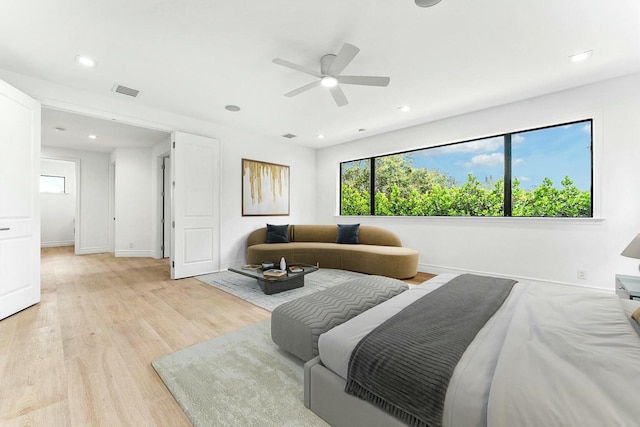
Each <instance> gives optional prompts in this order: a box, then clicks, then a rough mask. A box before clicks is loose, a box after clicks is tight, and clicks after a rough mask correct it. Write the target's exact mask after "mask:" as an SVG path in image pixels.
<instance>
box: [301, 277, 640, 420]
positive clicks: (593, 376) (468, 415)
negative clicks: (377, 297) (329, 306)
mask: <svg viewBox="0 0 640 427" xmlns="http://www.w3.org/2000/svg"><path fill="white" fill-rule="evenodd" d="M456 277H457V276H456V275H447V274H443V275H439V276H436V277H435V278H433V279H431V280H429V281H427V282H425V283H423V284H422V285H419V286H416V287H413V288H412V289H410V290H408V291H406V292H404V293H402V294H400V295H398V296H396V297H394V298H392V299H390V300H388V301H386V302H384V303H382V304H380V305H378V306H376V307H374V308H372V309H370V310H368V311H366V312H365V313H363V314H361V315H359V316H357V317H355V318H353V319H351V320H350V321H348V322H346V323H344V324H342V325H340V326H338V327H336V328H334V329H332V330H330V331H329V332H327V333H325V334H323V335H321V336H320V339H319V352H320V355H319V356H318V357H316V358H315V359H313V360H311V361H309V362H307V364H305V405H306V406H307V407H308V408H310V409H311V410H312V411H314V412H315V413H317V414H318V415H319V416H320V417H322V418H323V419H325V421H327V422H328V423H329V424H331V425H332V426H367V427H374V426H403V425H406V424H404V423H403V422H401V421H399V420H398V419H397V418H396V417H393V416H391V415H389V414H388V413H386V412H384V411H383V410H381V409H379V408H378V407H376V406H374V405H373V404H372V403H369V402H366V401H364V400H361V399H359V398H357V397H354V396H352V395H350V394H347V393H345V391H344V390H345V386H346V384H347V378H348V370H349V361H350V358H351V353H352V351H353V350H354V348H355V347H356V346H357V345H358V343H359V342H360V340H361V339H362V338H363V337H365V336H367V335H368V334H369V333H370V332H371V331H372V330H373V329H375V328H376V327H377V326H378V325H380V324H382V323H383V322H385V321H386V320H387V319H389V318H390V317H392V316H394V315H395V314H397V313H400V312H401V311H402V310H406V309H407V307H408V306H409V305H411V304H412V303H413V302H415V301H416V300H418V299H420V298H421V297H423V296H425V295H427V294H430V293H431V292H433V291H435V290H436V289H439V288H440V287H441V286H444V285H446V284H447V283H449V282H451V281H453V280H454V279H456ZM637 307H640V303H639V302H636V301H630V300H621V299H619V298H618V297H617V296H616V295H615V294H605V293H600V292H594V291H591V290H587V289H580V288H574V287H570V286H553V285H534V284H524V283H516V284H515V285H514V286H513V288H512V289H511V291H510V293H509V295H508V296H507V298H506V299H505V300H504V303H502V304H501V305H500V307H499V308H498V309H497V311H495V314H493V315H492V316H491V317H490V318H489V320H488V321H487V322H486V324H484V326H483V327H482V328H481V329H480V330H479V332H478V333H477V335H475V338H474V339H473V341H472V342H471V343H470V344H469V346H468V347H467V348H466V350H465V351H464V353H463V354H462V356H461V358H460V359H459V362H458V363H457V365H456V366H455V370H454V371H453V374H452V376H451V379H450V381H449V383H448V387H447V388H446V397H445V398H444V408H443V409H442V425H443V426H449V427H465V426H487V425H488V426H514V425H517V426H541V425H544V426H566V425H582V426H588V425H593V426H603V425H607V426H630V425H638V424H639V423H640V405H638V399H639V398H640V335H639V333H638V332H637V330H634V326H633V323H632V322H633V321H632V320H631V319H630V315H631V313H632V312H633V311H634V310H635V309H636V308H637Z"/></svg>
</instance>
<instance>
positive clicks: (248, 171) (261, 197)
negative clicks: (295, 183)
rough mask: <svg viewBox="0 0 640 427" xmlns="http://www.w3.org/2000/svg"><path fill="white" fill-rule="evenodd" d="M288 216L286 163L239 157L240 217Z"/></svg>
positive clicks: (287, 169)
mask: <svg viewBox="0 0 640 427" xmlns="http://www.w3.org/2000/svg"><path fill="white" fill-rule="evenodd" d="M268 215H269V216H271V215H289V166H284V165H277V164H275V163H267V162H260V161H257V160H249V159H242V216H268Z"/></svg>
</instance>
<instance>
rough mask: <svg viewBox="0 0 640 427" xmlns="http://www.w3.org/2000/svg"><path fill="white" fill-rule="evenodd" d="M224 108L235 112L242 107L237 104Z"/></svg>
mask: <svg viewBox="0 0 640 427" xmlns="http://www.w3.org/2000/svg"><path fill="white" fill-rule="evenodd" d="M224 109H225V110H227V111H233V112H234V113H235V112H237V111H240V107H238V106H237V105H226V106H225V107H224Z"/></svg>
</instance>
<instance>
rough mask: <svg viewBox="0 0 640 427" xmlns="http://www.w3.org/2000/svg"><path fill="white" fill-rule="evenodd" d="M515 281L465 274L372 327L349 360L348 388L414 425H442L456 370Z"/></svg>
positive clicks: (350, 392)
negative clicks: (448, 389) (445, 402)
mask: <svg viewBox="0 0 640 427" xmlns="http://www.w3.org/2000/svg"><path fill="white" fill-rule="evenodd" d="M515 283H516V282H515V280H507V279H498V278H494V277H485V276H476V275H473V274H464V275H461V276H458V277H456V278H455V279H453V280H451V281H450V282H449V283H447V284H445V285H443V286H441V287H440V288H438V289H436V290H435V291H433V292H431V293H429V294H427V295H425V296H424V297H422V298H420V299H418V300H417V301H415V302H414V303H412V304H410V305H409V306H407V307H406V308H405V309H404V310H402V311H400V312H399V313H398V314H396V315H395V316H393V317H391V318H390V319H388V320H387V321H386V322H384V323H382V324H381V325H380V326H378V327H377V328H376V329H374V330H373V331H371V332H370V333H369V334H368V335H367V336H365V337H364V338H363V339H362V340H361V341H360V342H359V343H358V345H356V347H355V349H354V350H353V352H352V353H351V359H350V360H349V372H348V380H347V386H346V389H345V391H346V392H347V393H349V394H352V395H354V396H358V397H360V398H361V399H364V400H367V401H369V402H371V403H372V404H374V405H376V406H378V407H379V408H381V409H383V410H384V411H386V412H388V413H390V414H391V415H393V416H395V417H396V418H399V419H400V420H401V421H403V422H405V423H407V424H409V425H412V426H430V427H431V426H441V425H442V413H443V408H444V399H445V395H446V393H447V387H448V385H449V381H450V380H451V376H452V375H453V370H454V369H455V367H456V365H457V363H458V361H459V360H460V358H461V357H462V354H463V353H464V351H465V350H466V349H467V347H468V346H469V344H470V343H471V341H473V339H474V338H475V336H476V334H477V333H478V331H480V329H481V328H482V327H483V326H484V324H485V323H486V322H487V320H489V318H490V317H491V316H493V314H494V313H495V312H496V311H497V310H498V308H499V307H500V306H501V305H502V303H503V302H504V300H505V299H506V298H507V296H508V295H509V293H510V292H511V288H512V287H513V285H514V284H515Z"/></svg>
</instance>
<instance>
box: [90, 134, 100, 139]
mask: <svg viewBox="0 0 640 427" xmlns="http://www.w3.org/2000/svg"><path fill="white" fill-rule="evenodd" d="M89 139H98V137H97V136H96V135H94V134H91V135H89Z"/></svg>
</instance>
